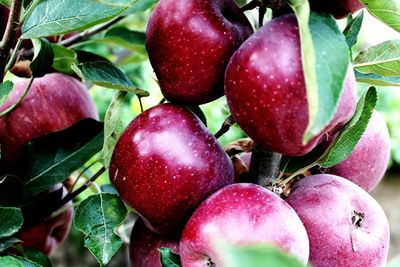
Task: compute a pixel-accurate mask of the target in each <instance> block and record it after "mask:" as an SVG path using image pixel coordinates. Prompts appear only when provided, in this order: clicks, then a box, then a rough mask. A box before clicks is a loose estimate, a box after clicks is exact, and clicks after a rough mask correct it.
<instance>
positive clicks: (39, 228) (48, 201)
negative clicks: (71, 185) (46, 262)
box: [18, 184, 74, 255]
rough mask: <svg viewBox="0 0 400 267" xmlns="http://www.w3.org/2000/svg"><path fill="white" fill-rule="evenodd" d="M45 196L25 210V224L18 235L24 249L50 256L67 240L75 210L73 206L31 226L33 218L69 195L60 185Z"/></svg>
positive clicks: (68, 204)
mask: <svg viewBox="0 0 400 267" xmlns="http://www.w3.org/2000/svg"><path fill="white" fill-rule="evenodd" d="M42 194H43V193H42ZM44 194H46V195H45V196H44V197H43V198H41V199H40V201H38V202H37V203H35V204H33V205H31V206H30V207H29V208H28V210H24V209H23V210H24V220H25V222H24V226H23V227H22V229H21V231H20V232H19V233H18V237H19V239H20V240H21V245H22V246H23V247H30V248H34V249H36V250H38V251H40V252H42V253H43V254H45V255H50V254H51V253H52V252H53V251H54V250H56V249H57V248H58V247H59V246H60V245H61V244H62V243H63V242H64V240H65V239H66V238H67V236H68V234H69V230H70V228H71V224H72V218H73V213H74V209H73V207H72V206H71V207H69V208H67V209H66V210H65V211H63V212H61V213H60V214H58V215H56V216H54V217H51V216H46V217H45V218H41V219H42V220H41V221H39V222H36V223H33V224H30V221H31V220H32V219H33V218H32V217H33V216H37V213H40V212H41V211H42V210H44V209H46V208H47V207H48V206H49V205H52V204H54V203H57V201H59V200H60V199H61V197H64V196H65V195H66V194H67V190H66V189H65V187H63V186H61V184H60V185H57V186H55V187H54V188H53V189H51V192H45V193H44ZM71 204H72V202H70V203H67V204H66V206H70V205H71ZM35 209H36V210H35ZM38 209H40V210H38ZM61 209H62V208H61ZM33 220H37V219H36V218H35V219H33Z"/></svg>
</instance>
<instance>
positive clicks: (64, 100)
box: [0, 73, 98, 164]
mask: <svg viewBox="0 0 400 267" xmlns="http://www.w3.org/2000/svg"><path fill="white" fill-rule="evenodd" d="M28 84H29V80H28V79H23V80H20V81H17V82H16V83H15V84H14V88H13V90H12V92H11V94H10V96H9V97H8V99H7V100H6V101H5V102H4V103H3V104H2V105H1V106H0V111H4V110H6V109H7V108H9V107H10V106H12V105H13V104H14V103H15V102H16V101H17V100H18V99H19V97H20V96H21V95H22V94H23V92H24V91H25V89H26V87H27V86H28ZM85 118H93V119H97V118H98V114H97V110H96V105H95V103H94V101H93V100H92V98H91V97H90V95H89V93H88V90H87V88H86V87H85V86H84V84H82V83H81V82H79V81H78V80H77V79H75V78H73V77H70V76H67V75H64V74H59V73H51V74H47V75H45V76H44V77H41V78H35V79H34V81H33V84H32V86H31V89H30V90H29V92H28V94H27V95H26V96H25V98H24V99H23V101H22V102H21V103H19V105H18V106H17V107H16V108H15V109H14V110H13V111H12V112H10V113H8V114H7V115H6V116H3V117H1V118H0V143H1V155H2V158H3V159H4V160H5V161H6V162H7V163H8V164H15V162H16V161H17V160H18V159H19V158H20V157H21V155H22V153H23V151H24V147H25V145H26V143H28V142H29V141H31V140H32V139H34V138H38V137H40V136H43V135H46V134H49V133H52V132H57V131H61V130H64V129H66V128H68V127H70V126H72V125H73V124H75V123H77V122H78V121H80V120H83V119H85Z"/></svg>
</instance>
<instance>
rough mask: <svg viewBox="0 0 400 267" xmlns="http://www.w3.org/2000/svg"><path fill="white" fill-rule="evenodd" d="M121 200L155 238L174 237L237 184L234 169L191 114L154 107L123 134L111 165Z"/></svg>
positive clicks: (169, 107)
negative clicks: (220, 193) (203, 207)
mask: <svg viewBox="0 0 400 267" xmlns="http://www.w3.org/2000/svg"><path fill="white" fill-rule="evenodd" d="M110 179H111V182H112V184H113V185H114V187H115V188H116V189H117V191H118V193H119V195H120V196H121V198H122V200H123V201H124V202H125V203H126V204H128V205H129V206H130V207H131V208H133V209H135V211H136V212H137V213H138V214H139V215H140V216H141V217H142V218H143V220H144V222H145V224H146V225H147V226H148V227H149V228H150V229H151V230H152V231H154V232H156V233H159V234H162V235H170V236H171V235H173V236H176V235H177V234H178V233H180V231H181V230H182V228H183V227H184V225H185V223H186V221H187V220H188V219H189V217H190V215H191V213H192V212H193V210H194V209H195V208H196V207H197V206H198V205H200V203H201V202H202V201H203V200H204V199H206V198H207V197H208V196H209V195H211V194H212V193H214V192H215V191H217V190H218V189H220V188H222V187H224V186H226V185H229V184H231V183H233V181H234V175H233V166H232V163H231V161H230V159H229V157H228V155H227V154H226V153H225V152H224V150H223V148H222V147H221V146H220V145H219V143H218V141H217V140H216V139H215V137H214V136H213V135H212V134H211V133H210V132H209V131H208V130H207V128H206V127H205V126H204V124H203V123H202V122H201V121H200V120H199V119H198V118H197V117H196V116H195V115H194V114H193V113H192V112H190V111H189V110H187V109H185V108H183V107H180V106H177V105H174V104H163V105H158V106H155V107H153V108H151V109H149V110H146V111H145V112H143V113H141V114H140V115H139V116H138V117H136V118H135V119H134V120H133V121H132V122H131V123H130V124H129V126H128V127H127V128H126V129H125V131H124V133H123V134H122V136H121V137H120V139H119V140H118V142H117V145H116V147H115V150H114V152H113V155H112V159H111V163H110Z"/></svg>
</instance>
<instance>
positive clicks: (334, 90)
mask: <svg viewBox="0 0 400 267" xmlns="http://www.w3.org/2000/svg"><path fill="white" fill-rule="evenodd" d="M309 26H310V30H311V33H312V40H313V44H314V48H315V50H314V51H315V55H316V71H317V81H318V100H317V102H318V110H317V113H316V114H318V116H316V118H315V120H314V123H313V124H309V126H308V130H307V131H306V133H305V140H309V139H310V138H312V137H314V136H316V135H318V134H319V133H320V132H321V131H322V130H323V129H324V128H325V127H326V126H327V125H328V124H329V122H330V121H331V120H332V118H333V116H334V114H335V112H336V109H337V105H338V103H339V99H340V95H341V93H342V89H343V84H344V79H345V77H346V73H347V70H348V68H349V63H350V54H349V49H348V46H347V43H346V41H345V39H344V36H343V34H342V33H341V32H340V30H339V28H338V26H337V23H336V20H335V19H334V18H333V17H332V16H331V15H326V14H318V13H311V16H310V23H309ZM307 71H308V72H311V71H312V70H311V69H307ZM307 90H308V88H307ZM308 102H310V100H309V98H308ZM307 137H308V138H307Z"/></svg>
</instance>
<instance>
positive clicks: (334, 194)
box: [287, 174, 389, 267]
mask: <svg viewBox="0 0 400 267" xmlns="http://www.w3.org/2000/svg"><path fill="white" fill-rule="evenodd" d="M287 202H288V203H289V204H290V205H291V206H292V207H293V208H294V210H295V211H296V212H297V214H298V215H299V217H300V219H301V220H302V222H303V224H304V226H305V227H306V229H307V233H308V238H309V239H310V264H311V265H312V266H314V267H321V266H326V267H327V266H354V267H356V266H360V267H361V266H374V267H380V266H385V263H386V259H387V255H388V250H389V224H388V221H387V219H386V216H385V213H384V212H383V210H382V208H381V207H380V206H379V204H378V203H377V202H376V201H375V200H374V199H373V198H372V197H371V196H370V195H369V194H368V193H366V192H365V191H364V190H362V189H361V188H360V187H358V186H357V185H356V184H354V183H352V182H350V181H349V180H347V179H344V178H341V177H339V176H335V175H329V174H320V175H313V176H308V177H306V178H304V179H302V180H300V181H299V182H297V183H296V184H295V185H294V186H293V188H292V192H291V194H290V195H289V197H288V199H287Z"/></svg>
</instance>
